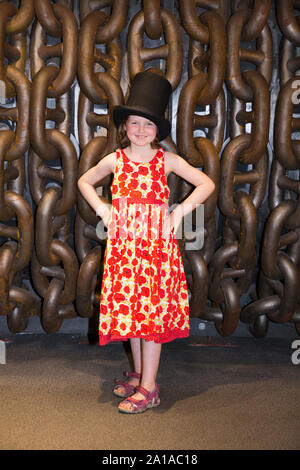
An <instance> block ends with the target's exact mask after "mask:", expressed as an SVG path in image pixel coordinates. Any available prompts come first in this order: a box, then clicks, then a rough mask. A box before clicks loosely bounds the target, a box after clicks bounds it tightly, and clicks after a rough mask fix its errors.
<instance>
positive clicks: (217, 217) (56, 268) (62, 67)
mask: <svg viewBox="0 0 300 470" xmlns="http://www.w3.org/2000/svg"><path fill="white" fill-rule="evenodd" d="M299 11H300V1H299V0H277V1H276V2H275V1H271V0H232V1H230V0H178V1H175V0H163V1H159V0H144V1H142V0H140V1H139V0H134V1H130V0H74V1H72V0H57V1H55V2H54V1H51V0H21V1H17V0H16V1H14V0H13V1H1V2H0V22H1V24H0V35H1V36H0V37H1V41H0V57H1V58H0V149H1V150H0V155H1V169H0V178H1V179H0V237H1V248H0V314H1V315H5V316H6V317H7V322H8V327H9V329H10V331H11V332H13V333H18V332H21V331H24V330H25V329H26V327H27V326H28V318H30V317H33V316H36V315H38V316H39V317H40V321H41V325H42V327H43V329H44V330H45V331H46V332H47V333H54V332H57V331H58V330H59V329H60V327H61V325H62V322H63V321H65V320H67V321H72V318H76V317H77V316H80V317H86V318H89V319H90V321H91V322H94V324H95V325H97V321H98V311H99V294H100V287H101V279H102V269H103V256H104V250H105V240H102V239H100V238H99V237H98V234H97V224H98V223H99V218H98V217H96V216H95V214H94V213H93V211H92V210H91V208H90V207H89V205H88V204H87V203H86V202H85V200H84V199H83V198H82V197H81V195H80V194H79V192H78V189H77V184H76V183H77V180H78V177H79V176H80V175H81V174H82V173H84V172H85V171H87V170H88V169H89V168H90V167H91V166H94V165H95V164H96V163H97V161H98V160H99V159H101V158H103V156H104V155H106V154H107V153H109V152H112V151H113V150H114V149H115V146H116V130H115V128H114V126H113V125H112V121H111V119H110V112H111V108H112V106H114V105H116V104H121V103H123V102H124V99H125V97H126V94H127V92H128V85H129V84H130V81H131V80H132V78H133V77H134V76H135V74H136V73H138V72H140V71H142V70H145V69H148V68H150V67H151V68H153V69H154V70H155V71H156V72H157V73H161V74H164V75H165V76H166V77H167V78H168V79H169V81H170V82H171V84H172V87H173V95H172V99H171V100H170V104H169V107H168V115H169V118H170V120H171V121H172V123H173V131H172V135H171V136H169V137H168V138H167V139H166V140H165V141H164V142H163V143H162V144H163V146H164V148H166V149H167V150H171V151H175V152H177V153H179V154H180V155H181V156H182V157H184V158H185V159H186V160H187V161H188V162H189V163H190V164H192V165H194V166H195V167H197V168H200V169H202V170H203V171H204V172H205V173H206V174H208V175H209V176H210V177H211V178H212V179H213V180H214V181H215V183H216V190H215V192H214V194H213V195H211V197H210V198H209V199H208V200H207V201H206V202H205V207H204V217H205V230H204V236H205V238H204V245H203V248H202V249H201V250H185V240H184V239H183V240H178V243H179V246H180V250H181V254H182V256H183V262H184V267H185V272H186V277H187V282H188V288H189V294H190V296H189V298H190V310H191V316H192V317H197V318H201V319H202V320H205V321H209V322H213V323H214V324H215V326H216V330H217V331H218V333H219V334H221V335H233V334H234V332H235V330H236V328H237V326H238V325H239V322H244V323H246V324H247V325H248V326H249V331H250V332H251V334H253V335H254V336H255V337H262V336H265V335H266V334H267V332H268V325H269V322H270V321H271V322H273V323H278V324H280V323H287V322H288V323H291V324H294V325H295V327H296V330H297V332H298V333H300V288H299V287H300V276H299V272H300V238H299V237H300V205H299V193H300V189H299V187H300V186H299V184H300V183H299V168H300V164H299V161H300V137H299V134H298V132H299V131H300V106H299V104H300V78H299V80H297V75H298V74H299V72H298V70H299V68H300V60H299V59H300V55H299V54H300V49H299V48H300V15H299ZM298 90H299V91H298ZM111 182H112V175H110V176H109V177H106V178H105V179H104V180H102V181H99V182H98V185H97V191H98V193H99V197H105V198H107V199H109V200H111V193H110V185H111ZM168 184H169V186H170V188H171V198H170V205H172V204H173V203H177V202H181V201H182V200H183V199H184V198H185V197H186V196H187V195H188V194H189V193H190V192H191V191H192V190H193V187H192V186H191V185H190V184H189V183H187V182H185V181H184V180H182V179H181V178H179V177H177V176H176V175H175V174H171V175H170V176H169V179H168ZM278 328H280V325H279V326H278Z"/></svg>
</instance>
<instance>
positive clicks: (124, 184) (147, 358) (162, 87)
mask: <svg viewBox="0 0 300 470" xmlns="http://www.w3.org/2000/svg"><path fill="white" fill-rule="evenodd" d="M171 92H172V87H171V85H170V83H169V82H168V80H166V78H164V77H163V76H161V75H158V74H156V73H153V72H149V71H146V72H141V73H139V74H137V75H136V76H135V78H134V80H133V82H132V85H131V89H130V95H129V98H128V100H127V103H126V105H124V106H116V107H115V108H114V110H113V119H114V123H115V125H116V126H117V127H118V129H119V140H120V142H119V148H118V149H117V150H116V152H114V153H112V154H110V155H107V156H105V157H104V158H102V159H101V160H100V162H99V163H98V164H97V165H96V166H95V167H94V168H91V169H90V170H89V171H87V172H86V173H85V174H84V175H82V176H81V178H80V179H79V181H78V187H79V189H80V191H81V193H82V194H83V196H84V197H85V199H86V200H87V201H88V203H89V204H90V205H91V207H92V208H93V209H94V210H95V211H96V213H97V215H100V216H101V218H102V220H103V221H104V223H105V225H106V226H107V228H108V232H107V242H106V250H105V255H104V271H103V279H102V288H101V296H100V319H99V344H100V345H105V344H107V343H108V342H110V341H115V340H124V341H125V340H130V345H131V351H132V356H133V363H134V371H133V372H126V374H125V375H126V376H127V379H126V380H125V381H123V382H122V381H120V380H117V379H116V380H115V382H116V386H115V387H114V390H113V391H114V394H115V395H117V396H119V397H122V398H125V400H123V401H121V403H120V404H119V407H118V409H119V411H121V412H124V413H141V412H143V411H146V410H147V409H148V408H153V407H155V406H158V405H159V403H160V399H159V385H158V384H157V383H156V376H157V371H158V366H159V361H160V355H161V347H162V343H165V342H168V341H172V340H174V339H176V338H183V337H187V336H188V334H189V304H188V290H187V284H186V278H185V273H184V269H183V263H182V258H181V255H180V251H179V246H178V244H177V240H176V236H175V234H176V232H177V229H178V227H179V225H180V223H181V221H182V218H183V217H184V216H185V215H186V214H187V213H189V212H190V211H192V210H193V209H195V207H196V206H197V205H198V204H201V203H202V202H204V201H205V200H206V199H207V198H208V197H209V196H210V195H211V194H212V192H213V191H214V188H215V185H214V183H213V181H212V180H211V179H210V178H209V177H208V176H206V175H205V174H204V173H202V172H201V171H200V170H198V169H196V168H194V167H192V166H191V165H189V164H188V163H187V162H186V161H185V160H184V159H183V158H181V157H180V156H179V155H176V154H174V153H171V152H165V151H164V150H163V149H162V148H161V147H160V146H159V142H160V141H161V140H163V139H164V138H166V137H167V135H168V134H169V133H170V131H171V125H170V122H169V121H168V120H167V119H166V118H165V109H166V107H167V104H168V102H169V98H170V95H171ZM122 147H123V148H122ZM171 172H174V173H176V174H177V175H179V176H180V177H181V178H184V179H185V180H186V181H188V182H190V183H192V184H193V185H194V186H196V188H195V189H194V191H193V192H192V193H191V194H190V196H189V197H188V198H187V199H186V200H185V201H184V202H182V203H181V204H180V205H177V207H176V208H175V210H174V211H172V212H171V213H170V214H169V211H168V198H169V193H170V191H169V188H168V185H167V176H168V175H169V174H170V173H171ZM110 173H114V178H113V182H112V190H111V193H112V205H111V204H109V202H108V201H107V202H106V203H105V202H103V198H102V199H100V198H99V196H98V195H97V192H96V190H95V188H94V185H95V184H96V183H97V182H98V181H100V180H102V179H103V178H104V177H105V176H107V175H109V174H110ZM122 221H123V222H122Z"/></svg>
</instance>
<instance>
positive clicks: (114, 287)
mask: <svg viewBox="0 0 300 470" xmlns="http://www.w3.org/2000/svg"><path fill="white" fill-rule="evenodd" d="M116 157H117V161H116V169H115V174H114V178H113V182H112V187H111V193H112V218H111V221H110V223H109V226H108V231H107V240H106V248H105V254H104V267H103V277H102V287H101V295H100V317H99V344H100V345H105V344H107V343H109V342H111V341H116V340H128V339H129V338H144V339H145V340H147V341H155V342H157V343H164V342H168V341H172V340H174V339H176V338H183V337H187V336H188V335H189V302H188V289H187V283H186V277H185V272H184V267H183V262H182V258H181V254H180V250H179V246H178V244H177V240H176V237H175V235H174V232H173V231H172V232H171V234H170V236H169V237H168V238H162V236H161V234H162V223H163V220H164V218H165V217H166V216H167V215H168V214H169V205H168V200H169V194H170V190H169V187H168V185H167V180H166V176H165V164H164V151H163V149H162V148H159V149H158V150H157V152H156V154H155V156H154V158H152V160H151V161H149V162H134V161H132V160H130V159H129V158H128V157H127V155H126V153H125V152H124V150H122V149H117V151H116Z"/></svg>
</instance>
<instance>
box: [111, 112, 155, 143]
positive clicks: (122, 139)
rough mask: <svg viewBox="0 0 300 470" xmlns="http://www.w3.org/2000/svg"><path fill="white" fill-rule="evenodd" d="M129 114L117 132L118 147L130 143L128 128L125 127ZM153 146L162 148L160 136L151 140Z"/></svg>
mask: <svg viewBox="0 0 300 470" xmlns="http://www.w3.org/2000/svg"><path fill="white" fill-rule="evenodd" d="M128 117H129V116H127V117H126V118H125V119H123V120H122V122H121V124H120V125H119V127H118V132H117V144H118V147H120V148H125V147H128V146H129V145H130V140H129V139H128V137H127V133H126V129H125V124H126V122H127V119H128ZM150 145H151V147H152V148H153V149H158V148H160V141H159V138H158V137H157V135H156V137H155V139H154V140H153V141H152V142H151V144H150Z"/></svg>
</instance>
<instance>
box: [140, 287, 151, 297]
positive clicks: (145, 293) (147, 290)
mask: <svg viewBox="0 0 300 470" xmlns="http://www.w3.org/2000/svg"><path fill="white" fill-rule="evenodd" d="M141 294H142V295H144V296H145V297H149V295H150V291H149V288H148V287H142V289H141Z"/></svg>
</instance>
